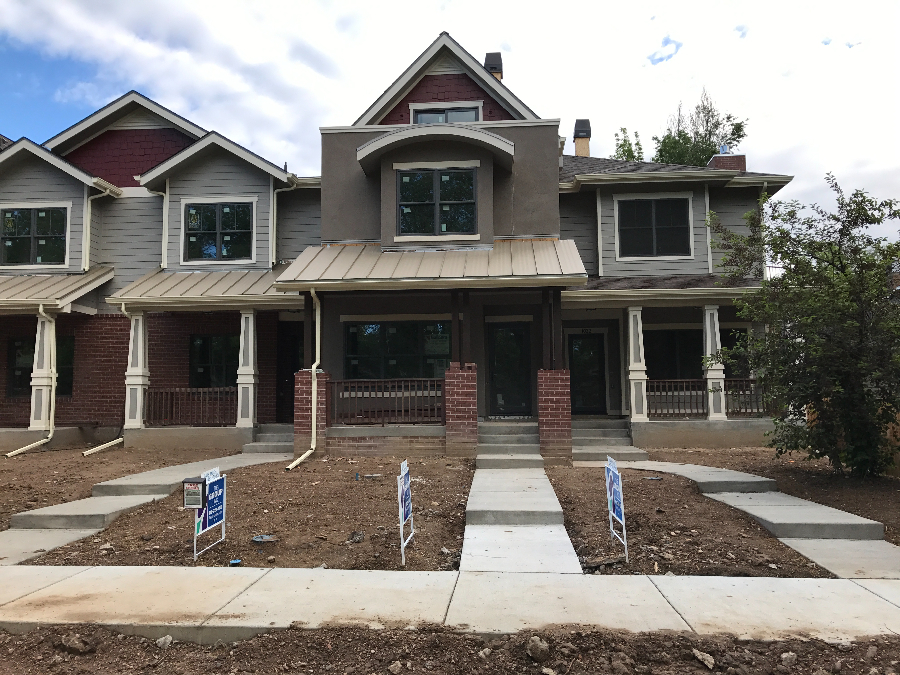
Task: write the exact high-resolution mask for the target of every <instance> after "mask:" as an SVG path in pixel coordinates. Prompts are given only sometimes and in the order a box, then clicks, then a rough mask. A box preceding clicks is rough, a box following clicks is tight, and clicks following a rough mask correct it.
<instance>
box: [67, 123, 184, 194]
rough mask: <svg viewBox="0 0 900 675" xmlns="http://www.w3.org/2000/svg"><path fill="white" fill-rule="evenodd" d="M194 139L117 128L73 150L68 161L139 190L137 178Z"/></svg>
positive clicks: (165, 131)
mask: <svg viewBox="0 0 900 675" xmlns="http://www.w3.org/2000/svg"><path fill="white" fill-rule="evenodd" d="M193 142H194V141H193V139H192V138H191V137H190V136H187V135H185V134H183V133H181V132H180V131H178V130H177V129H116V130H110V131H104V132H103V133H102V134H100V135H99V136H97V137H96V138H93V139H91V140H90V141H88V142H87V143H85V144H84V145H82V146H79V147H77V148H75V149H74V150H72V152H70V153H69V154H68V155H66V159H67V160H68V161H69V162H71V163H72V164H74V165H75V166H77V167H79V168H81V169H83V170H84V171H86V172H87V173H89V174H91V175H92V176H100V178H102V179H103V180H106V181H109V182H110V183H112V184H113V185H116V186H118V187H139V186H140V184H139V183H138V182H137V181H136V180H135V179H134V176H137V175H139V174H142V173H144V172H145V171H148V170H150V169H152V168H153V167H154V166H156V165H157V164H159V163H161V162H164V161H165V160H167V159H169V157H171V156H172V155H174V154H176V153H178V152H180V151H182V150H184V149H185V148H186V147H187V146H189V145H190V144H191V143H193Z"/></svg>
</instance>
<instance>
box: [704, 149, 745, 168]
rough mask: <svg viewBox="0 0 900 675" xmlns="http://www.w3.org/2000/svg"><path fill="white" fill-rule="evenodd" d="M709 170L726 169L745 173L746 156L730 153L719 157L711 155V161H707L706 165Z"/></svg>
mask: <svg viewBox="0 0 900 675" xmlns="http://www.w3.org/2000/svg"><path fill="white" fill-rule="evenodd" d="M706 166H708V167H709V168H710V169H728V170H729V171H746V170H747V156H746V155H732V154H730V153H723V154H721V155H713V156H712V159H710V160H709V163H708V164H707V165H706Z"/></svg>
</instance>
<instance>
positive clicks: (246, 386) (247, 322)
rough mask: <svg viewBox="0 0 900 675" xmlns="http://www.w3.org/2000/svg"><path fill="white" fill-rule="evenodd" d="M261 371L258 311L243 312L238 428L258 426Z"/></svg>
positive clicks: (239, 367)
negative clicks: (258, 350) (258, 360)
mask: <svg viewBox="0 0 900 675" xmlns="http://www.w3.org/2000/svg"><path fill="white" fill-rule="evenodd" d="M258 385H259V369H258V368H257V365H256V310H255V309H242V310H241V351H240V358H239V362H238V370H237V390H238V414H237V426H239V427H252V426H254V425H255V424H256V390H257V388H258Z"/></svg>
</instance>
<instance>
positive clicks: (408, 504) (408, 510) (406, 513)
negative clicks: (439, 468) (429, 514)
mask: <svg viewBox="0 0 900 675" xmlns="http://www.w3.org/2000/svg"><path fill="white" fill-rule="evenodd" d="M409 483H410V481H409V463H408V462H407V461H406V460H404V461H403V462H401V464H400V475H399V476H397V505H398V507H399V509H400V564H401V565H402V566H404V567H405V566H406V545H407V544H409V542H410V541H411V540H412V538H413V535H414V534H415V533H416V527H415V524H414V522H413V513H412V490H410V484H409ZM407 522H409V537H404V529H405V526H406V523H407Z"/></svg>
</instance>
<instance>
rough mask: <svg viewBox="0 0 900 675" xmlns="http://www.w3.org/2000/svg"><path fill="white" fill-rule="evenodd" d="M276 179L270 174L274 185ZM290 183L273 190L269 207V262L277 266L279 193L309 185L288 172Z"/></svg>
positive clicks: (270, 180) (270, 179)
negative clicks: (270, 216)
mask: <svg viewBox="0 0 900 675" xmlns="http://www.w3.org/2000/svg"><path fill="white" fill-rule="evenodd" d="M285 166H287V165H285ZM274 180H275V179H274V178H273V177H272V176H269V184H270V185H274V182H273V181H274ZM288 183H290V184H291V185H290V187H286V188H278V189H277V190H272V207H271V208H270V209H269V211H270V212H271V213H272V222H271V223H269V262H270V264H271V265H272V267H275V265H276V264H277V263H278V260H277V257H278V239H277V238H276V233H277V230H278V193H279V192H290V191H291V190H296V189H298V188H302V187H309V186H308V185H304V184H303V183H301V182H300V179H299V178H297V176H295V175H294V174H292V173H289V174H288Z"/></svg>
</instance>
